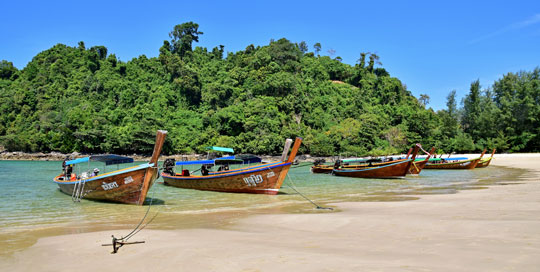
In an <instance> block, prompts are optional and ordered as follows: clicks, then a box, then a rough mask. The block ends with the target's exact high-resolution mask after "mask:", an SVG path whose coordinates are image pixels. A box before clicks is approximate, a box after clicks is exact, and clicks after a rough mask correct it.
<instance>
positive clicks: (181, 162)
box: [176, 156, 234, 165]
mask: <svg viewBox="0 0 540 272" xmlns="http://www.w3.org/2000/svg"><path fill="white" fill-rule="evenodd" d="M219 159H223V160H234V156H228V157H223V158H219ZM214 162H215V160H198V161H177V162H176V165H191V164H214Z"/></svg>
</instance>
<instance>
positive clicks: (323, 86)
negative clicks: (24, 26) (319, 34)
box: [0, 22, 540, 155]
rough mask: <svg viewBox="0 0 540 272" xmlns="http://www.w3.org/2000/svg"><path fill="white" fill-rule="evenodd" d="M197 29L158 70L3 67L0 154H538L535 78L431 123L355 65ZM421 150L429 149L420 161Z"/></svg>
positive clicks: (101, 58) (55, 62)
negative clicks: (214, 150) (207, 35)
mask: <svg viewBox="0 0 540 272" xmlns="http://www.w3.org/2000/svg"><path fill="white" fill-rule="evenodd" d="M202 34H203V33H202V32H201V31H199V26H198V25H197V24H196V23H193V22H188V23H184V24H181V25H177V26H175V27H174V29H173V31H172V32H171V33H170V37H171V40H169V41H164V43H163V46H162V47H161V49H160V51H159V57H156V58H147V57H146V56H144V55H141V56H139V57H138V58H134V59H132V60H130V61H127V62H124V61H119V60H118V59H117V57H116V56H115V55H114V54H110V53H109V52H108V51H107V48H106V47H105V46H94V47H91V48H86V47H85V45H84V43H83V42H80V43H79V45H78V47H70V46H66V45H63V44H58V45H56V46H54V47H52V48H50V49H48V50H46V51H43V52H41V53H39V54H38V55H37V56H35V57H34V58H33V59H32V61H31V62H30V63H28V65H27V66H26V67H24V69H22V70H18V69H17V68H16V67H14V66H13V64H12V63H11V62H9V61H6V60H3V61H2V62H1V63H0V145H3V146H4V147H5V149H6V150H10V151H27V152H33V151H44V152H47V151H60V152H64V153H67V152H73V151H78V152H85V153H120V154H131V153H139V154H147V153H150V152H151V149H152V148H153V142H154V139H155V131H156V130H157V129H165V130H168V131H169V134H168V136H167V137H168V138H167V141H166V145H165V147H164V153H166V154H182V153H194V152H202V151H203V150H204V147H206V146H210V145H217V146H227V147H232V148H234V149H235V150H236V151H237V153H246V152H249V153H255V154H278V153H279V152H280V151H281V149H282V146H283V143H284V140H285V138H291V137H295V136H301V137H303V138H304V143H303V145H302V149H301V152H303V153H309V154H311V155H337V154H341V155H346V154H349V155H367V154H370V155H381V154H388V153H398V152H405V151H406V150H407V149H408V147H409V146H411V145H412V144H413V143H417V142H419V143H421V144H422V145H423V146H424V147H431V146H436V147H437V148H438V152H439V153H442V152H471V151H476V152H478V151H480V150H482V149H484V148H497V149H498V150H499V151H501V152H504V151H507V152H516V151H526V152H528V151H536V152H538V151H540V101H539V99H540V79H539V76H540V70H539V69H538V68H537V69H535V70H534V71H532V72H519V73H508V74H507V75H505V76H504V77H503V78H502V79H500V80H498V81H497V82H495V83H494V84H493V86H491V87H488V88H485V89H483V88H482V87H481V86H480V83H479V81H475V82H473V83H472V84H471V88H470V92H469V94H468V95H467V96H466V98H465V99H464V100H463V102H462V103H459V104H460V105H462V107H458V101H456V93H455V91H452V92H451V93H450V94H449V95H448V97H447V109H445V110H440V111H437V112H435V111H433V110H432V109H430V108H429V109H426V104H427V103H428V101H429V97H427V96H425V95H422V97H421V98H420V99H417V98H415V97H414V96H413V95H412V94H411V92H410V91H409V90H407V87H406V86H405V85H404V84H403V83H402V82H401V81H400V80H399V79H397V78H395V77H391V76H390V74H389V72H388V71H386V70H385V69H384V68H381V67H378V66H381V64H380V62H379V61H378V59H379V57H378V56H377V55H376V54H371V53H361V54H360V58H359V60H358V63H357V64H355V65H354V66H351V65H349V64H345V63H342V62H341V58H340V57H336V58H331V57H329V56H321V55H319V53H320V51H321V45H320V44H319V43H317V44H315V46H314V52H308V51H309V50H308V46H307V45H306V43H305V42H300V43H293V42H290V41H288V40H287V39H280V40H277V41H271V42H270V43H269V44H268V45H266V46H254V45H249V46H247V47H246V49H245V50H243V51H239V52H235V53H233V52H230V53H228V54H226V55H224V54H225V53H224V52H225V51H224V46H222V45H220V46H217V47H215V48H213V49H212V50H208V49H207V48H201V47H195V49H193V42H198V39H199V37H200V36H201V35H202ZM426 149H427V148H426Z"/></svg>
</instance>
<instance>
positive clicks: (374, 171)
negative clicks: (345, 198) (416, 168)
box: [332, 145, 419, 178]
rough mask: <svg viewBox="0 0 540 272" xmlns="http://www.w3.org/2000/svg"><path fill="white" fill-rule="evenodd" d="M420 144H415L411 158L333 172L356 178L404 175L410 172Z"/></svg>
mask: <svg viewBox="0 0 540 272" xmlns="http://www.w3.org/2000/svg"><path fill="white" fill-rule="evenodd" d="M418 149H419V146H418V145H417V146H415V148H414V151H413V155H412V158H411V159H403V160H397V161H394V162H392V163H387V164H384V165H380V166H368V167H363V168H354V169H350V168H342V169H334V170H333V172H332V174H333V175H336V176H344V177H355V178H394V177H404V176H405V175H407V173H408V172H409V168H410V167H411V166H412V165H413V162H414V160H415V158H416V154H417V153H418Z"/></svg>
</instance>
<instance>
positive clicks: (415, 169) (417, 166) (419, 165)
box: [409, 160, 428, 175]
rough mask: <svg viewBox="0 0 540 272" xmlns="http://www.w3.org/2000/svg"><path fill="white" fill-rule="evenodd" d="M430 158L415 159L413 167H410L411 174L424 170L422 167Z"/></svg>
mask: <svg viewBox="0 0 540 272" xmlns="http://www.w3.org/2000/svg"><path fill="white" fill-rule="evenodd" d="M427 162H428V160H422V161H415V162H413V163H412V165H411V167H410V168H409V174H411V175H418V174H420V172H422V169H424V167H425V166H426V164H427Z"/></svg>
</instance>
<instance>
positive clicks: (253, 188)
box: [161, 137, 302, 195]
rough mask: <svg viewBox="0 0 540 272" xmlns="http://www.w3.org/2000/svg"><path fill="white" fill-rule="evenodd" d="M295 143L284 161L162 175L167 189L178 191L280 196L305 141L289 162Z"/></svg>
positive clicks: (288, 143)
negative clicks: (198, 172)
mask: <svg viewBox="0 0 540 272" xmlns="http://www.w3.org/2000/svg"><path fill="white" fill-rule="evenodd" d="M291 143H292V140H291V139H287V141H285V147H284V149H283V154H282V156H281V160H280V161H276V162H269V163H262V164H257V165H254V166H247V167H242V168H238V169H231V170H224V171H216V172H210V171H209V172H205V171H202V169H203V167H201V175H193V172H191V173H190V172H189V171H187V169H184V170H183V171H182V172H180V173H176V172H175V171H174V169H173V168H172V167H170V166H169V167H164V168H165V169H164V171H163V172H162V173H161V176H162V177H163V181H164V184H165V185H170V186H174V187H178V188H185V189H197V190H204V191H218V192H230V193H253V194H269V195H275V194H277V193H278V191H279V189H280V188H281V185H282V184H283V181H284V180H285V177H286V176H287V173H288V172H289V168H290V167H291V164H292V163H293V161H294V158H295V157H296V153H297V152H298V148H299V147H300V144H301V143H302V138H300V137H297V138H296V140H295V142H294V146H293V147H292V150H291V154H290V155H289V157H288V159H287V160H285V159H286V158H287V154H288V153H289V149H290V146H291ZM203 166H204V164H203Z"/></svg>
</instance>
